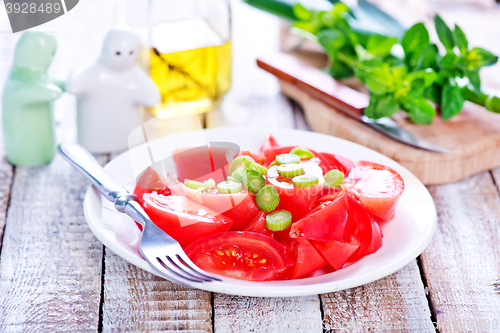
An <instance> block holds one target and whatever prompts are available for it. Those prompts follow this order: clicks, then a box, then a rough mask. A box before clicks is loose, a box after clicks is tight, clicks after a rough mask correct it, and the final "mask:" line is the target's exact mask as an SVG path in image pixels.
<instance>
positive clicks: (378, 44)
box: [366, 35, 398, 57]
mask: <svg viewBox="0 0 500 333" xmlns="http://www.w3.org/2000/svg"><path fill="white" fill-rule="evenodd" d="M397 42H398V39H397V38H396V37H385V36H381V35H373V36H371V37H370V38H368V42H367V44H366V50H367V51H368V52H369V53H371V54H373V55H375V56H377V55H380V56H382V57H385V56H388V55H389V54H390V53H391V49H392V47H393V46H394V45H395V44H396V43H397Z"/></svg>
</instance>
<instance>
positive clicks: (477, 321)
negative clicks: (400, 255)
mask: <svg viewBox="0 0 500 333" xmlns="http://www.w3.org/2000/svg"><path fill="white" fill-rule="evenodd" d="M496 174H497V175H498V171H496ZM429 191H430V193H431V195H432V197H433V199H434V201H435V203H436V207H437V211H438V227H437V230H436V234H435V235H434V238H433V240H432V241H431V243H430V244H429V246H427V248H426V249H425V251H424V252H423V254H422V255H421V258H422V267H423V274H424V277H425V279H426V281H427V286H428V288H429V297H430V301H431V305H432V308H433V312H434V314H435V316H436V318H437V324H438V327H439V331H440V332H465V331H470V332H474V331H475V332H488V331H493V329H495V326H496V329H498V328H499V327H500V293H499V285H500V280H499V271H500V233H499V230H500V201H499V198H498V193H499V192H498V191H499V190H498V188H497V187H496V186H495V184H494V183H493V181H492V176H491V174H490V173H489V172H483V173H480V174H478V175H476V176H473V177H469V178H467V179H465V180H463V181H461V182H457V183H453V184H448V185H442V186H432V187H429ZM495 323H496V325H495Z"/></svg>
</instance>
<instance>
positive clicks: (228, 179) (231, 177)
mask: <svg viewBox="0 0 500 333" xmlns="http://www.w3.org/2000/svg"><path fill="white" fill-rule="evenodd" d="M226 180H227V181H228V182H235V183H241V182H239V181H237V180H236V178H234V177H233V176H228V177H227V179H226Z"/></svg>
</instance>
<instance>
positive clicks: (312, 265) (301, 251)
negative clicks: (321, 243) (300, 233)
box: [280, 238, 327, 279]
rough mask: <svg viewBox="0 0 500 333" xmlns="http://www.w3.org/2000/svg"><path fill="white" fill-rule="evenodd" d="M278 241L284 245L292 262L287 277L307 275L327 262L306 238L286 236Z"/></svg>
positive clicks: (293, 277)
mask: <svg viewBox="0 0 500 333" xmlns="http://www.w3.org/2000/svg"><path fill="white" fill-rule="evenodd" d="M280 243H281V244H283V245H285V246H286V250H287V253H288V255H289V256H290V259H291V260H292V262H293V265H292V267H291V268H290V271H289V272H288V279H300V278H302V277H305V276H308V275H310V274H312V273H314V272H316V271H317V270H318V269H320V268H322V267H323V266H325V265H326V264H327V263H326V261H325V260H324V259H323V258H322V257H321V256H320V254H319V253H318V251H316V249H315V248H314V247H313V246H312V245H311V243H310V242H309V241H308V240H307V239H304V238H295V239H292V238H287V239H281V240H280Z"/></svg>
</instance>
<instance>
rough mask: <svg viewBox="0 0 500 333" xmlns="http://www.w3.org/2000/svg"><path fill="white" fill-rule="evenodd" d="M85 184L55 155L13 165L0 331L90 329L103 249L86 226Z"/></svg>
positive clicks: (97, 297) (93, 325)
mask: <svg viewBox="0 0 500 333" xmlns="http://www.w3.org/2000/svg"><path fill="white" fill-rule="evenodd" d="M87 186H88V183H87V181H86V180H85V179H84V178H83V176H81V175H79V174H78V172H77V171H75V170H73V168H71V166H70V165H69V164H68V163H67V162H65V161H63V159H62V158H61V157H59V156H56V158H55V159H54V161H53V162H52V163H51V164H49V165H46V166H41V167H36V168H27V167H17V168H16V172H15V177H14V183H13V186H12V195H11V204H10V207H9V211H8V215H7V226H6V229H5V235H4V242H3V247H2V254H1V260H0V263H1V271H0V299H2V302H1V304H0V331H4V332H14V331H17V332H43V331H46V332H48V331H50V332H55V331H95V330H97V327H98V321H99V301H100V290H101V266H102V265H101V262H102V244H101V243H100V242H99V241H98V240H97V239H96V238H95V237H94V236H93V235H92V233H91V232H90V230H89V229H88V227H87V224H86V223H85V218H84V216H83V212H82V199H83V195H84V192H85V190H86V188H87Z"/></svg>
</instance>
